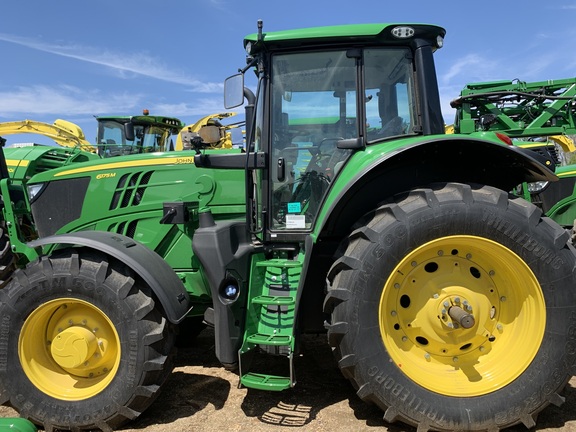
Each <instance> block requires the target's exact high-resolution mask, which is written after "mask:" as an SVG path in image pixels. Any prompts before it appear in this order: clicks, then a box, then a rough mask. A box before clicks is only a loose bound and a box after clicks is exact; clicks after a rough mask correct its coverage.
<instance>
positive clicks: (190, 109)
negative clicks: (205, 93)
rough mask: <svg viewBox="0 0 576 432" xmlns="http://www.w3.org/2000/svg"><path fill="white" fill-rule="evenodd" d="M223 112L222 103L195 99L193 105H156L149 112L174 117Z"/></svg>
mask: <svg viewBox="0 0 576 432" xmlns="http://www.w3.org/2000/svg"><path fill="white" fill-rule="evenodd" d="M241 110H242V112H243V109H241ZM225 111H227V110H225V109H224V105H223V103H222V101H221V100H214V99H197V100H196V101H195V102H194V104H190V103H177V104H157V105H155V106H153V107H152V109H151V112H158V113H170V115H173V116H175V117H193V116H205V115H209V114H215V113H220V112H225ZM237 112H238V111H237Z"/></svg>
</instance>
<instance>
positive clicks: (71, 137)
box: [0, 119, 96, 153]
mask: <svg viewBox="0 0 576 432" xmlns="http://www.w3.org/2000/svg"><path fill="white" fill-rule="evenodd" d="M24 133H30V134H38V135H43V136H45V137H48V138H51V139H52V140H54V142H56V144H59V145H60V146H62V147H73V148H76V147H77V148H80V149H81V150H84V151H89V152H92V153H96V147H94V146H93V145H92V144H90V143H89V142H88V141H87V140H86V136H85V135H84V132H83V131H82V128H80V126H78V125H77V124H75V123H72V122H69V121H67V120H62V119H58V120H56V121H55V122H54V123H52V124H49V123H43V122H39V121H34V120H20V121H12V122H4V123H0V136H5V135H15V134H24Z"/></svg>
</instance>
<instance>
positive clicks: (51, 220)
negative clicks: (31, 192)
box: [31, 177, 90, 237]
mask: <svg viewBox="0 0 576 432" xmlns="http://www.w3.org/2000/svg"><path fill="white" fill-rule="evenodd" d="M89 184H90V177H81V178H74V179H68V180H58V181H52V182H49V183H47V184H46V187H45V188H44V190H43V191H42V192H41V193H40V195H39V196H38V197H37V198H36V199H35V200H34V202H33V203H32V204H31V209H32V216H33V217H34V223H35V224H36V228H37V230H38V235H39V236H40V237H46V236H49V235H52V234H54V233H56V231H58V230H59V229H60V228H61V227H63V226H64V225H66V224H67V223H69V222H72V221H73V220H76V219H78V218H79V217H80V215H81V214H82V206H83V204H84V197H85V196H86V191H87V190H88V185H89Z"/></svg>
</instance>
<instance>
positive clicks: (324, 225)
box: [317, 135, 558, 237]
mask: <svg viewBox="0 0 576 432" xmlns="http://www.w3.org/2000/svg"><path fill="white" fill-rule="evenodd" d="M360 153H361V152H359V154H357V155H356V156H355V157H353V158H352V159H351V160H350V161H349V163H347V164H346V165H345V166H344V167H343V168H342V170H341V172H340V174H339V175H338V177H337V178H336V181H335V184H334V187H333V189H332V191H331V192H330V195H329V196H328V198H327V201H326V211H325V212H324V214H323V215H321V217H320V220H319V225H318V229H319V231H317V232H318V233H319V235H320V237H322V236H323V235H330V236H333V235H335V234H336V235H339V236H344V235H346V233H347V232H348V231H349V229H350V227H351V226H352V224H353V223H354V222H356V220H358V219H359V218H360V217H361V216H362V215H364V214H365V213H367V212H369V211H370V210H372V209H374V208H376V207H377V206H378V204H379V203H381V202H382V201H384V200H387V199H389V198H390V197H392V196H394V195H395V194H397V193H401V192H405V191H408V190H411V189H414V188H417V187H422V186H426V185H429V184H432V183H437V182H438V183H442V182H458V183H469V184H472V183H476V184H484V185H490V186H494V187H497V188H499V189H502V190H504V191H512V190H513V189H514V188H515V187H516V186H517V185H519V184H520V183H522V182H525V181H526V182H533V181H552V182H553V181H557V180H558V177H557V176H556V175H555V174H554V173H553V171H552V170H550V169H549V168H547V167H546V165H545V164H544V163H543V162H542V161H541V160H540V159H539V156H538V155H537V154H536V153H534V152H532V151H530V150H526V149H521V148H519V147H515V146H506V145H502V144H501V143H496V142H493V141H490V140H484V139H478V138H473V137H468V136H458V135H438V136H437V137H436V138H432V139H428V140H426V141H417V142H413V143H412V144H410V145H407V146H405V147H401V148H398V149H396V150H394V151H389V152H386V153H382V154H381V155H379V156H378V157H376V158H375V157H374V156H373V155H374V154H375V153H372V156H369V155H366V156H363V155H362V154H360ZM363 157H371V158H372V160H362V158H363ZM357 158H358V159H357Z"/></svg>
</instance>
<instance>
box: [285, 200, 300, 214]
mask: <svg viewBox="0 0 576 432" xmlns="http://www.w3.org/2000/svg"><path fill="white" fill-rule="evenodd" d="M301 211H302V206H301V205H300V203H299V202H291V203H288V213H300V212H301Z"/></svg>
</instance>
